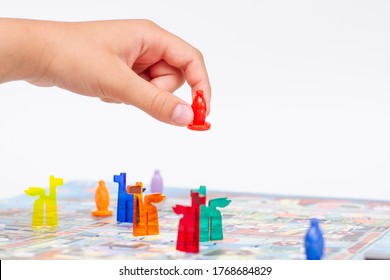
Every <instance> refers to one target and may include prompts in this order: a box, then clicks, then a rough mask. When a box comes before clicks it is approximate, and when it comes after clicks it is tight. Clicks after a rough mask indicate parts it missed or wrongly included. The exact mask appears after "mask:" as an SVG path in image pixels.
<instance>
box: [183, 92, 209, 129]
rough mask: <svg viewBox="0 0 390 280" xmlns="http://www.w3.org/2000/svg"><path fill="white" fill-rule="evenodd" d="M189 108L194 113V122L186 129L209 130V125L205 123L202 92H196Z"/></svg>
mask: <svg viewBox="0 0 390 280" xmlns="http://www.w3.org/2000/svg"><path fill="white" fill-rule="evenodd" d="M191 107H192V110H193V111H194V120H193V121H192V123H191V124H189V125H188V126H187V127H188V128H189V129H192V130H208V129H210V123H208V122H206V114H207V106H206V101H205V99H204V97H203V90H197V91H196V96H195V98H194V100H193V101H192V105H191Z"/></svg>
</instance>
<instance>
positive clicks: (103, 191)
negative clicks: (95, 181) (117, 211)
mask: <svg viewBox="0 0 390 280" xmlns="http://www.w3.org/2000/svg"><path fill="white" fill-rule="evenodd" d="M95 202H96V208H97V210H93V211H92V215H93V216H95V217H106V216H111V215H112V210H109V209H108V206H109V205H110V194H109V193H108V189H107V187H106V183H105V182H104V181H99V186H98V187H97V188H96V192H95Z"/></svg>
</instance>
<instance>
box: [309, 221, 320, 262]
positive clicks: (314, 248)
mask: <svg viewBox="0 0 390 280" xmlns="http://www.w3.org/2000/svg"><path fill="white" fill-rule="evenodd" d="M319 223H320V221H319V220H318V219H316V218H312V219H311V220H310V228H309V230H308V231H307V233H306V236H305V252H306V259H308V260H320V259H321V258H322V256H323V254H324V237H323V236H322V231H321V229H320V225H319Z"/></svg>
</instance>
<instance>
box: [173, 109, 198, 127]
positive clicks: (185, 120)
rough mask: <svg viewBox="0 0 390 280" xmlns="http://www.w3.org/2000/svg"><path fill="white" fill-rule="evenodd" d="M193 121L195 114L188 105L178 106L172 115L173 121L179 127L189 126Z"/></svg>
mask: <svg viewBox="0 0 390 280" xmlns="http://www.w3.org/2000/svg"><path fill="white" fill-rule="evenodd" d="M192 119H193V112H192V109H191V107H190V106H188V105H186V104H177V105H176V107H175V109H174V110H173V114H172V121H173V122H174V123H175V124H177V125H181V126H184V125H187V124H189V123H190V122H191V121H192Z"/></svg>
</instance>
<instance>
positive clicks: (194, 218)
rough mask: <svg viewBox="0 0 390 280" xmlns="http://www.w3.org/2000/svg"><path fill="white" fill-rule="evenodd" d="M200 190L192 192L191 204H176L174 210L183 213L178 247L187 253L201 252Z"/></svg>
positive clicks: (178, 235)
mask: <svg viewBox="0 0 390 280" xmlns="http://www.w3.org/2000/svg"><path fill="white" fill-rule="evenodd" d="M200 202H201V199H200V196H199V192H191V206H183V205H176V206H174V207H173V211H174V212H175V213H176V214H183V217H182V218H181V219H180V221H179V229H178V233H177V243H176V249H177V250H179V251H183V252H186V253H198V252H199V215H200Z"/></svg>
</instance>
